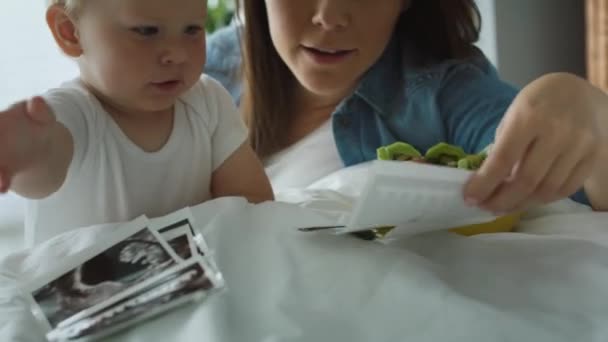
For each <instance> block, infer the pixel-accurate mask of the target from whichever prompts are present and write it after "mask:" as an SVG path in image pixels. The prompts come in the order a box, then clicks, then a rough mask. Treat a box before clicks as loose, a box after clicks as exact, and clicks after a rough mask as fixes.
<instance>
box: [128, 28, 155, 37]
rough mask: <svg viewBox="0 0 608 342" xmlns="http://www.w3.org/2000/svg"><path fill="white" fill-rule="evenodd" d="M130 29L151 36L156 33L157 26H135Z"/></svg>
mask: <svg viewBox="0 0 608 342" xmlns="http://www.w3.org/2000/svg"><path fill="white" fill-rule="evenodd" d="M131 31H133V32H135V33H137V34H139V35H142V36H153V35H155V34H157V33H158V27H155V26H137V27H133V28H131Z"/></svg>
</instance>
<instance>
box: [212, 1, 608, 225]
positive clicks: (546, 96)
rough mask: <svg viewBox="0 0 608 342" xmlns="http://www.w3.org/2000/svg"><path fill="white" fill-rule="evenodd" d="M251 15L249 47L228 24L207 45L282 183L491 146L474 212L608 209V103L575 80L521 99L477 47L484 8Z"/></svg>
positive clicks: (564, 78)
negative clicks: (570, 202)
mask: <svg viewBox="0 0 608 342" xmlns="http://www.w3.org/2000/svg"><path fill="white" fill-rule="evenodd" d="M243 11H244V22H245V25H244V26H243V29H242V32H241V35H240V38H239V34H238V31H239V30H237V28H236V27H231V28H229V29H226V30H223V31H222V32H219V33H218V34H216V35H215V36H213V37H211V38H210V39H209V43H208V65H207V72H208V73H210V74H211V75H212V76H214V77H216V78H218V79H219V80H220V81H221V82H223V84H224V86H226V87H227V88H228V89H229V90H230V91H231V93H232V94H233V96H235V98H237V101H238V102H240V105H241V108H242V111H243V113H244V115H245V118H246V120H247V122H248V124H249V128H250V141H251V143H252V145H253V147H254V148H255V150H256V151H257V153H258V154H259V156H260V157H262V158H263V159H264V160H265V162H266V166H267V171H268V173H269V176H270V178H271V180H272V182H273V185H274V186H275V187H277V186H300V185H305V184H306V183H310V182H311V181H313V180H314V179H315V178H319V176H322V175H324V174H327V173H329V172H331V171H333V170H335V169H339V168H341V167H344V166H350V165H354V164H357V163H361V162H364V161H368V160H372V159H375V157H376V149H377V148H378V147H379V146H382V145H387V144H390V143H392V142H394V141H406V142H408V143H410V144H412V145H414V146H415V147H417V148H418V149H419V150H426V149H427V148H428V147H430V146H432V145H434V144H436V143H438V142H440V141H445V142H448V143H451V144H456V145H460V146H462V147H463V148H464V149H465V151H467V152H477V151H479V150H481V149H483V148H484V147H486V146H487V145H488V144H490V143H492V142H494V148H493V150H492V153H491V155H490V157H489V158H488V159H487V161H486V162H485V163H484V165H483V167H482V168H481V169H480V170H479V171H478V172H476V173H475V174H474V175H473V176H472V177H471V179H470V180H469V182H468V184H467V186H466V188H465V193H464V196H465V199H466V200H467V202H468V203H469V204H471V205H477V206H479V207H481V208H484V209H486V210H489V211H493V212H495V213H497V214H501V213H506V212H512V211H520V210H524V209H526V208H527V207H529V206H531V205H534V204H540V203H548V202H551V201H554V200H557V199H561V198H564V197H567V196H572V197H573V198H574V199H575V200H577V201H579V202H582V203H586V204H591V205H592V207H593V208H594V209H597V210H605V209H608V191H606V190H608V179H605V178H604V177H602V176H601V175H602V173H603V172H605V171H606V170H608V157H607V156H606V154H607V153H608V149H607V148H606V140H605V139H604V136H605V134H606V131H607V130H608V119H607V118H606V115H602V112H603V111H605V110H606V109H608V99H607V97H606V96H605V95H604V94H603V93H602V92H601V91H599V90H598V89H596V88H594V87H592V86H591V85H590V84H589V83H587V82H586V81H584V80H582V79H580V78H578V77H576V76H573V75H569V74H564V73H556V74H549V75H545V76H542V77H540V78H539V79H537V80H535V81H533V82H531V83H530V84H528V85H527V86H526V87H524V88H523V89H521V90H520V91H518V90H517V89H515V88H514V87H512V86H511V85H509V84H507V83H505V82H503V81H501V80H500V79H499V78H498V75H497V72H496V70H495V69H494V68H493V66H492V65H491V64H490V63H489V62H488V61H487V59H486V58H485V57H484V56H483V54H482V53H481V52H480V51H479V50H478V49H476V48H475V47H474V45H473V44H474V43H475V41H476V40H477V38H478V34H479V23H480V17H479V12H478V10H477V7H476V6H475V2H474V1H473V0H449V1H447V0H409V1H408V0H405V1H404V0H386V1H385V2H383V6H378V5H377V2H376V1H375V0H358V1H351V0H310V1H297V2H294V1H291V0H265V1H263V0H249V1H246V2H244V4H243ZM239 40H242V43H243V44H242V46H243V49H242V50H243V52H244V59H243V60H242V65H241V62H239V61H240V59H239V55H240V52H239V51H240V49H239V46H238V43H239ZM241 71H242V72H241ZM241 76H242V77H241ZM241 81H243V85H244V86H243V87H241V84H240V82H241ZM317 169H319V170H320V171H319V172H316V173H311V172H310V170H317ZM577 190H580V191H578V192H577Z"/></svg>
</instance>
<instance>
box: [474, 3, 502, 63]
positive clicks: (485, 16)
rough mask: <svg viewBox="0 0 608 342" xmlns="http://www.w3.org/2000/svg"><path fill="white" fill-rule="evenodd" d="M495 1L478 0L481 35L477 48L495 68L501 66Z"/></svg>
mask: <svg viewBox="0 0 608 342" xmlns="http://www.w3.org/2000/svg"><path fill="white" fill-rule="evenodd" d="M494 1H495V0H477V7H479V12H480V13H481V34H480V37H479V42H478V44H477V46H478V47H479V48H480V49H481V50H482V51H483V52H484V53H485V55H486V56H487V57H488V59H489V60H490V62H492V64H494V65H495V66H498V65H499V64H500V61H499V60H498V49H497V46H496V43H497V41H496V10H495V4H494Z"/></svg>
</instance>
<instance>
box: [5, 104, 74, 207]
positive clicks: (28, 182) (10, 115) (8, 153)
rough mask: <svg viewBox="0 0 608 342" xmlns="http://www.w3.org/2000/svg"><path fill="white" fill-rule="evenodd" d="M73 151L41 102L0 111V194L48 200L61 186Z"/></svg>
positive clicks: (69, 139) (67, 137)
mask: <svg viewBox="0 0 608 342" xmlns="http://www.w3.org/2000/svg"><path fill="white" fill-rule="evenodd" d="M73 151H74V143H73V140H72V136H71V134H70V133H69V131H68V130H67V129H66V128H65V126H63V125H62V124H60V123H59V122H57V121H56V120H55V116H54V115H53V113H52V112H51V110H50V108H49V107H48V105H47V104H46V102H45V101H44V100H43V99H42V98H40V97H35V98H32V99H30V100H27V101H22V102H19V103H17V104H15V105H13V106H12V107H10V108H9V109H7V110H5V111H0V192H7V191H9V190H11V191H14V192H16V193H17V194H19V195H21V196H24V197H28V198H37V199H39V198H44V197H47V196H49V195H50V194H52V193H54V192H55V191H57V190H58V189H59V188H60V187H61V185H62V184H63V181H64V180H65V177H66V174H67V170H68V167H69V165H70V162H71V160H72V156H73Z"/></svg>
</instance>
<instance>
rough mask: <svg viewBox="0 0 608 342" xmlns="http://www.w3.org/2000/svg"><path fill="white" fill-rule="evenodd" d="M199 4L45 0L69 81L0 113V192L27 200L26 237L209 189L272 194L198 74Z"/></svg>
mask: <svg viewBox="0 0 608 342" xmlns="http://www.w3.org/2000/svg"><path fill="white" fill-rule="evenodd" d="M206 12H207V6H206V0H172V1H166V0H88V1H84V0H52V1H51V3H50V4H49V7H48V10H47V13H46V19H47V23H48V26H49V28H50V30H51V32H52V34H53V37H54V38H55V41H56V42H57V44H58V46H59V48H60V49H61V50H62V51H63V52H64V53H65V54H66V55H68V56H69V57H71V58H74V59H75V60H76V61H77V63H78V66H79V70H80V76H79V77H78V78H77V79H76V80H71V81H68V82H66V83H64V84H63V85H61V86H60V87H59V88H57V89H52V90H50V91H48V92H47V93H46V94H45V95H43V96H42V97H33V98H31V99H28V100H24V101H22V102H19V103H17V104H15V105H13V106H12V107H11V108H9V109H7V110H6V111H3V112H1V111H0V191H2V192H7V191H13V192H15V193H17V194H19V195H21V196H24V197H26V198H28V201H27V207H26V242H27V244H28V245H33V244H35V243H38V242H41V241H44V240H47V239H48V238H50V237H52V236H54V235H57V234H59V233H61V232H64V231H67V230H70V229H74V228H77V227H81V226H87V225H92V224H100V223H108V222H116V221H126V220H131V219H133V218H134V217H136V216H139V215H142V214H146V215H148V216H151V217H154V216H160V215H164V214H167V213H169V212H172V211H175V210H177V209H179V208H182V207H185V206H191V205H196V204H198V203H201V202H203V201H205V200H209V199H211V198H214V197H220V196H243V197H246V198H247V199H248V200H249V201H252V202H262V201H265V200H272V199H273V194H272V189H271V187H270V183H269V181H268V178H267V177H266V175H265V173H264V169H263V167H262V165H261V163H260V161H259V160H258V159H257V157H256V156H255V153H254V152H253V150H252V149H251V147H250V146H249V145H248V142H247V135H248V132H247V129H246V127H245V125H244V123H243V122H242V120H241V117H240V115H239V113H238V111H237V109H236V107H235V106H234V104H233V103H232V100H231V98H230V96H229V94H228V93H227V91H225V90H224V89H223V88H222V87H221V86H220V85H219V84H218V83H217V82H216V81H214V80H213V79H211V78H209V77H207V76H204V75H202V73H203V66H204V64H205V57H206V51H205V30H204V24H205V19H206Z"/></svg>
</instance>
